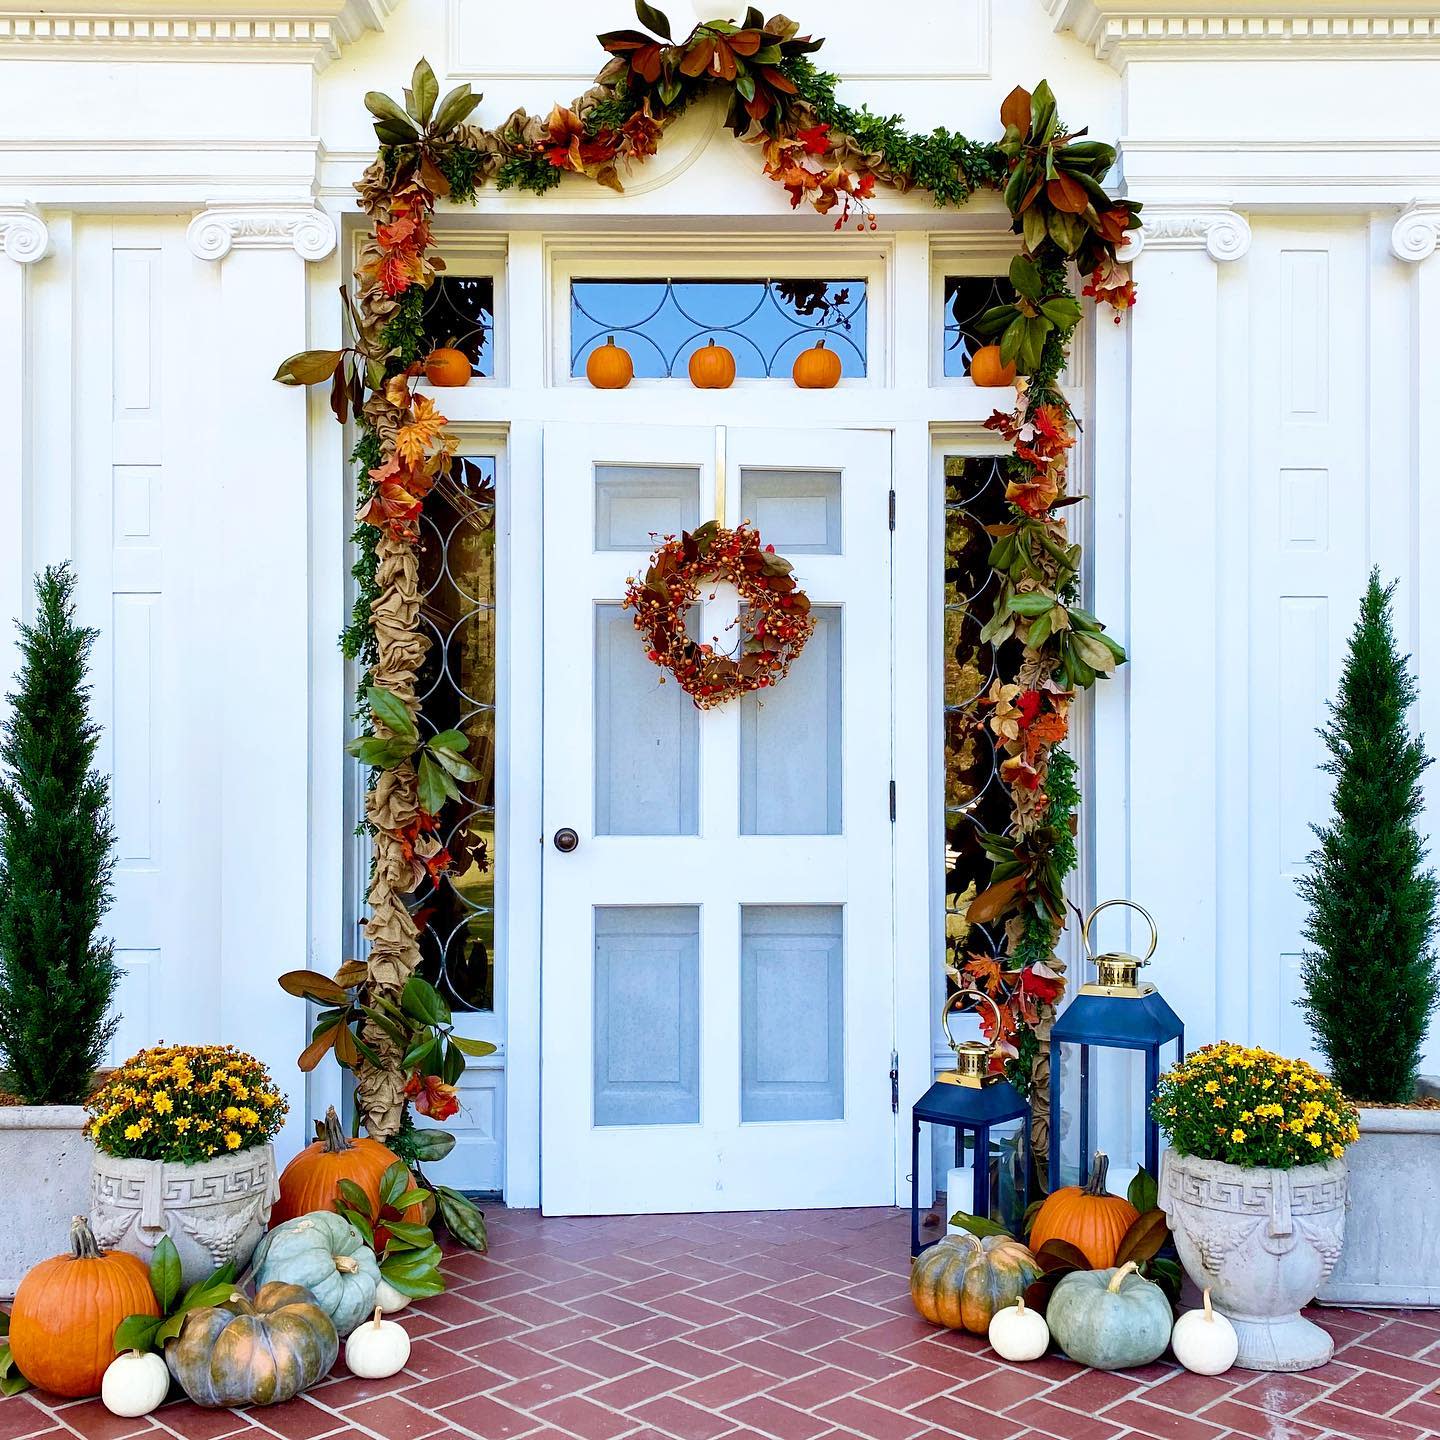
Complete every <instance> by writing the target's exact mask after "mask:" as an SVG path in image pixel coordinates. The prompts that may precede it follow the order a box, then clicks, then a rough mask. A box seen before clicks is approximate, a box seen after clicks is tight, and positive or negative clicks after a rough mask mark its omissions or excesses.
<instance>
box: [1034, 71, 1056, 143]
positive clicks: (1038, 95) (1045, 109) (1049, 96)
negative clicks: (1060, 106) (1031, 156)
mask: <svg viewBox="0 0 1440 1440" xmlns="http://www.w3.org/2000/svg"><path fill="white" fill-rule="evenodd" d="M1057 119H1058V115H1057V112H1056V107H1055V94H1054V92H1053V91H1052V90H1051V89H1050V82H1049V81H1048V80H1042V81H1041V82H1040V83H1039V84H1038V85H1037V86H1036V87H1035V93H1034V94H1033V95H1032V96H1031V97H1030V129H1031V138H1032V139H1033V141H1034V143H1035V144H1037V145H1045V144H1048V143H1049V141H1050V139H1051V137H1052V136H1053V135H1054V134H1055V123H1056V120H1057Z"/></svg>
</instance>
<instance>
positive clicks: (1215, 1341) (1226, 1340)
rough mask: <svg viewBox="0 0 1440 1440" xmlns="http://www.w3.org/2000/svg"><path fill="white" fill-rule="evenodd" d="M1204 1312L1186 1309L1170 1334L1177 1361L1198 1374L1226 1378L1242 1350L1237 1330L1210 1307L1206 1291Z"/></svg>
mask: <svg viewBox="0 0 1440 1440" xmlns="http://www.w3.org/2000/svg"><path fill="white" fill-rule="evenodd" d="M1204 1302H1205V1303H1204V1309H1202V1310H1187V1311H1186V1312H1185V1313H1184V1314H1183V1315H1182V1316H1181V1317H1180V1318H1179V1319H1178V1320H1177V1321H1176V1322H1175V1328H1174V1330H1172V1331H1171V1332H1170V1348H1171V1349H1172V1350H1173V1351H1174V1352H1175V1358H1176V1359H1177V1360H1178V1361H1179V1362H1180V1363H1181V1364H1182V1365H1183V1366H1184V1367H1185V1368H1186V1369H1187V1370H1193V1371H1194V1372H1195V1374H1197V1375H1223V1374H1224V1373H1225V1372H1226V1371H1227V1370H1228V1369H1229V1368H1230V1367H1231V1366H1232V1365H1233V1364H1234V1363H1235V1356H1236V1355H1237V1354H1238V1353H1239V1350H1240V1341H1239V1338H1238V1337H1237V1336H1236V1334H1235V1327H1234V1326H1233V1325H1232V1324H1231V1323H1230V1322H1229V1321H1228V1320H1227V1319H1226V1318H1225V1317H1224V1316H1223V1315H1221V1314H1220V1313H1219V1312H1218V1311H1217V1310H1215V1309H1214V1307H1213V1306H1212V1305H1211V1304H1210V1291H1209V1288H1208V1287H1207V1288H1206V1291H1205V1295H1204Z"/></svg>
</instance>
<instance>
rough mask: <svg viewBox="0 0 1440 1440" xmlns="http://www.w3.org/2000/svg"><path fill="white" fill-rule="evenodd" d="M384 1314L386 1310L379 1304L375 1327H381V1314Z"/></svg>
mask: <svg viewBox="0 0 1440 1440" xmlns="http://www.w3.org/2000/svg"><path fill="white" fill-rule="evenodd" d="M382 1314H384V1311H383V1310H381V1308H380V1307H379V1306H378V1305H377V1306H376V1307H375V1328H376V1329H377V1330H378V1329H379V1328H380V1316H381V1315H382Z"/></svg>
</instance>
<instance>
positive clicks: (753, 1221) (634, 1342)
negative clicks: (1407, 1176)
mask: <svg viewBox="0 0 1440 1440" xmlns="http://www.w3.org/2000/svg"><path fill="white" fill-rule="evenodd" d="M489 1220H490V1236H491V1247H492V1248H491V1253H490V1254H489V1255H488V1256H474V1255H463V1254H462V1255H455V1256H453V1257H452V1258H451V1259H450V1260H449V1261H448V1262H447V1264H446V1267H445V1268H446V1269H447V1270H448V1271H449V1274H450V1277H451V1281H452V1284H453V1286H454V1288H453V1289H452V1290H451V1291H450V1292H449V1293H447V1294H446V1295H443V1296H441V1297H439V1298H437V1299H435V1300H431V1301H426V1302H422V1303H421V1304H420V1305H418V1306H417V1307H415V1308H414V1309H413V1310H412V1311H409V1312H406V1315H405V1317H404V1320H405V1324H406V1326H407V1327H408V1328H409V1330H410V1332H411V1334H412V1336H413V1337H414V1339H415V1345H414V1349H413V1351H412V1355H411V1361H410V1365H409V1368H408V1369H407V1370H405V1371H404V1373H402V1374H400V1375H398V1376H396V1377H394V1378H393V1379H391V1380H384V1381H363V1380H357V1379H355V1378H354V1377H353V1376H349V1375H346V1374H345V1373H344V1368H343V1362H342V1364H341V1366H339V1367H337V1374H336V1375H335V1377H334V1378H332V1379H331V1380H329V1381H328V1382H326V1383H325V1384H323V1385H321V1386H320V1387H318V1388H317V1389H315V1390H312V1391H310V1392H309V1393H308V1394H307V1395H306V1396H304V1397H303V1398H301V1399H297V1400H294V1401H291V1402H290V1403H289V1404H288V1405H281V1406H274V1407H271V1408H269V1409H263V1410H255V1411H252V1412H248V1413H243V1412H232V1411H214V1410H201V1409H198V1408H196V1407H195V1406H193V1405H191V1404H190V1403H189V1402H188V1401H181V1402H179V1403H172V1404H170V1405H167V1406H165V1407H164V1408H162V1409H161V1410H160V1411H158V1412H157V1413H156V1415H154V1416H153V1417H151V1418H150V1419H146V1420H119V1419H116V1418H115V1417H114V1416H112V1415H110V1414H108V1413H107V1412H106V1411H105V1409H104V1408H103V1407H102V1406H101V1404H100V1402H99V1401H98V1400H86V1401H78V1402H71V1403H68V1404H67V1403H64V1402H61V1401H57V1400H54V1399H53V1398H50V1397H46V1396H44V1395H36V1394H33V1393H32V1394H29V1395H26V1396H22V1397H17V1398H15V1399H12V1400H6V1401H3V1402H0V1440H21V1437H33V1440H39V1437H42V1436H44V1437H47V1440H48V1437H54V1440H64V1437H67V1436H68V1435H69V1434H76V1435H80V1436H83V1437H85V1440H120V1437H122V1436H131V1435H139V1434H142V1433H147V1432H154V1433H155V1434H156V1440H163V1437H165V1436H168V1435H174V1436H180V1437H183V1440H219V1437H221V1436H225V1435H239V1434H242V1433H246V1434H248V1435H249V1436H252V1437H253V1440H270V1437H271V1436H275V1435H278V1436H280V1437H283V1440H319V1437H322V1436H325V1437H330V1440H357V1437H361V1436H368V1437H379V1440H425V1437H431V1436H437V1437H438V1436H442V1435H468V1436H478V1437H481V1440H516V1437H521V1436H524V1437H527V1440H566V1437H571V1440H620V1437H630V1440H722V1437H733V1440H841V1437H858V1440H917V1437H923V1440H951V1437H954V1436H965V1437H970V1440H1010V1437H1015V1436H1027V1437H1028V1436H1039V1437H1058V1440H1117V1437H1121V1436H1130V1435H1136V1436H1149V1437H1156V1440H1216V1437H1220V1436H1229V1435H1233V1436H1244V1437H1256V1440H1270V1437H1275V1440H1320V1437H1332V1436H1345V1437H1355V1440H1418V1437H1420V1436H1422V1435H1435V1434H1440V1312H1418V1311H1415V1312H1403V1313H1401V1312H1393V1311H1392V1312H1375V1313H1371V1312H1361V1311H1340V1310H1328V1311H1322V1312H1317V1315H1316V1318H1317V1319H1318V1320H1319V1321H1320V1323H1321V1324H1323V1325H1324V1326H1325V1327H1326V1328H1327V1329H1329V1330H1330V1332H1331V1333H1332V1334H1333V1335H1334V1337H1335V1343H1336V1357H1335V1360H1334V1362H1333V1363H1331V1364H1329V1365H1327V1366H1326V1367H1325V1368H1324V1369H1323V1370H1316V1371H1311V1372H1310V1373H1309V1374H1307V1375H1303V1376H1269V1377H1267V1376H1260V1375H1254V1374H1251V1373H1248V1372H1246V1371H1238V1370H1237V1371H1233V1372H1232V1373H1231V1374H1230V1375H1227V1376H1225V1377H1223V1378H1221V1379H1213V1380H1212V1379H1207V1378H1204V1377H1201V1376H1196V1375H1187V1374H1185V1373H1184V1372H1183V1371H1180V1370H1178V1369H1177V1367H1176V1366H1175V1365H1173V1364H1171V1363H1169V1362H1166V1363H1162V1364H1157V1365H1152V1366H1149V1367H1147V1368H1146V1369H1144V1370H1140V1371H1130V1372H1128V1373H1126V1374H1124V1375H1106V1374H1102V1373H1100V1372H1097V1371H1086V1370H1082V1369H1081V1368H1080V1367H1078V1366H1076V1365H1072V1364H1070V1363H1069V1362H1068V1361H1066V1360H1061V1359H1057V1358H1055V1357H1054V1356H1049V1357H1047V1358H1045V1359H1044V1360H1042V1361H1040V1362H1038V1363H1036V1364H1032V1365H1025V1366H1011V1365H1006V1364H1003V1363H1001V1362H1000V1361H998V1360H997V1358H996V1357H995V1355H994V1353H993V1352H992V1351H990V1350H989V1349H988V1348H987V1347H986V1346H985V1344H984V1343H983V1342H982V1341H980V1340H978V1339H975V1338H974V1337H971V1336H955V1335H950V1334H946V1333H944V1332H942V1331H937V1330H934V1329H932V1328H931V1327H930V1326H928V1325H926V1324H924V1323H923V1322H922V1321H921V1320H919V1319H918V1318H917V1317H916V1315H915V1314H914V1312H913V1311H912V1309H911V1307H910V1300H909V1296H908V1293H907V1284H906V1275H907V1269H908V1264H907V1253H906V1252H907V1234H906V1227H907V1221H906V1217H904V1216H902V1215H901V1214H900V1213H899V1212H896V1211H889V1210H884V1211H881V1210H863V1211H860V1210H849V1211H835V1212H815V1211H808V1212H790V1213H783V1214H764V1215H719V1216H710V1217H705V1216H663V1217H659V1218H655V1217H648V1218H618V1219H595V1220H542V1219H541V1218H540V1217H539V1216H538V1215H536V1214H535V1213H534V1212H532V1211H506V1210H503V1209H492V1210H491V1211H490V1214H489Z"/></svg>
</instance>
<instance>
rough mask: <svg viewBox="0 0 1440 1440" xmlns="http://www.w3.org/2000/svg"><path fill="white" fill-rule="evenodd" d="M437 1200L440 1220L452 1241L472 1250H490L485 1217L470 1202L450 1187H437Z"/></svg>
mask: <svg viewBox="0 0 1440 1440" xmlns="http://www.w3.org/2000/svg"><path fill="white" fill-rule="evenodd" d="M435 1199H436V1201H437V1202H438V1203H439V1206H440V1218H441V1219H442V1220H443V1221H444V1222H445V1228H446V1229H447V1230H448V1231H449V1232H450V1237H451V1239H453V1240H456V1241H458V1242H459V1243H460V1244H461V1245H464V1246H467V1247H468V1248H469V1249H471V1250H485V1249H487V1248H488V1246H489V1239H488V1237H487V1235H486V1232H485V1217H484V1215H482V1214H481V1213H480V1211H479V1210H477V1209H476V1208H475V1206H474V1204H473V1203H472V1202H471V1201H470V1200H468V1199H466V1197H465V1196H464V1195H462V1194H461V1193H460V1192H459V1191H458V1190H452V1189H451V1188H450V1187H449V1186H448V1185H437V1186H436V1187H435Z"/></svg>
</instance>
